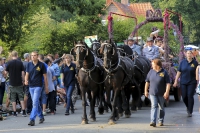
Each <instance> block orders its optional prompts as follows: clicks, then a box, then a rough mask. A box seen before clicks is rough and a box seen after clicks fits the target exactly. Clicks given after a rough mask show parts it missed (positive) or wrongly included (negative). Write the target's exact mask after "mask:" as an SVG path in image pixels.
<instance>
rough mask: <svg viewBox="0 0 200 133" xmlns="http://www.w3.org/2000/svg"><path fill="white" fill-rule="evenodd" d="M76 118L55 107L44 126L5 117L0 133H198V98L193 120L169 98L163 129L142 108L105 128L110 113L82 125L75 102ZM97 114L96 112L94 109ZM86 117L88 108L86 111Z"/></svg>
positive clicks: (22, 118)
mask: <svg viewBox="0 0 200 133" xmlns="http://www.w3.org/2000/svg"><path fill="white" fill-rule="evenodd" d="M75 106H76V108H77V110H75V114H70V115H69V116H65V115H64V113H65V109H64V107H63V105H57V112H56V114H55V115H50V114H48V115H47V116H45V122H44V123H43V124H39V123H38V122H39V119H38V117H37V119H36V123H35V126H33V127H31V126H28V125H27V124H28V122H29V116H27V117H22V116H21V114H18V117H13V116H8V117H7V119H6V120H4V121H0V132H5V133H161V132H162V133H179V132H180V133H200V113H199V106H200V104H199V102H198V97H197V95H195V105H194V112H193V116H192V117H187V113H186V108H185V106H184V104H183V102H182V101H180V102H175V101H174V98H173V96H170V104H169V106H168V107H166V108H165V111H166V115H165V122H164V126H162V127H160V126H158V125H157V127H150V126H149V123H150V107H142V109H141V110H138V111H137V112H132V115H131V117H130V118H124V117H121V118H120V119H119V120H118V121H117V122H116V124H115V125H108V118H109V116H110V112H109V113H104V114H103V115H98V113H96V117H97V118H96V119H97V121H96V122H90V121H89V124H87V125H81V117H82V107H81V100H77V103H76V105H75ZM96 110H97V109H96ZM87 113H89V107H87Z"/></svg>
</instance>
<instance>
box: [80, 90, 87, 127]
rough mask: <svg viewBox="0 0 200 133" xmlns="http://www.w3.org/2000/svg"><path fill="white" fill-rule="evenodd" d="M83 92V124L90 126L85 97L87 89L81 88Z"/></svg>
mask: <svg viewBox="0 0 200 133" xmlns="http://www.w3.org/2000/svg"><path fill="white" fill-rule="evenodd" d="M81 90H82V93H81V95H82V108H83V117H82V122H81V124H88V119H87V114H86V98H85V97H86V96H85V93H86V92H85V88H83V87H81Z"/></svg>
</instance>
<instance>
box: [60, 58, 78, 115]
mask: <svg viewBox="0 0 200 133" xmlns="http://www.w3.org/2000/svg"><path fill="white" fill-rule="evenodd" d="M75 74H76V65H75V64H74V63H72V56H71V55H69V54H67V55H66V56H65V60H64V64H63V65H62V67H61V82H62V85H63V86H65V88H66V104H67V107H66V112H65V115H69V108H70V106H71V112H72V113H74V107H73V104H72V99H71V97H72V92H73V90H74V87H75V83H76V80H75Z"/></svg>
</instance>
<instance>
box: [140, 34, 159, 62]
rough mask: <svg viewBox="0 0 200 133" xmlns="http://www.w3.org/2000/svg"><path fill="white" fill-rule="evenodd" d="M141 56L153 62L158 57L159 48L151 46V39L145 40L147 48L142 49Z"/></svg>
mask: <svg viewBox="0 0 200 133" xmlns="http://www.w3.org/2000/svg"><path fill="white" fill-rule="evenodd" d="M143 55H144V56H145V57H146V58H148V59H149V60H153V59H156V58H159V57H160V54H159V48H158V47H156V46H155V45H153V38H151V37H148V38H147V47H145V48H144V49H143Z"/></svg>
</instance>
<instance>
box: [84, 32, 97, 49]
mask: <svg viewBox="0 0 200 133" xmlns="http://www.w3.org/2000/svg"><path fill="white" fill-rule="evenodd" d="M90 39H92V41H94V40H97V35H93V36H86V37H85V40H84V41H85V43H86V44H87V45H88V47H90V48H91V46H92V43H91V41H90Z"/></svg>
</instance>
